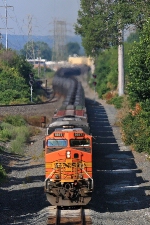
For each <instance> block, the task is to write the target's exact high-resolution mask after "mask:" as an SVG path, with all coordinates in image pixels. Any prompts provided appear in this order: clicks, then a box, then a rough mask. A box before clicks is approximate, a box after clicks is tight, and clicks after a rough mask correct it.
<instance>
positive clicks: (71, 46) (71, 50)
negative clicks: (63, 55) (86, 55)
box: [66, 42, 80, 55]
mask: <svg viewBox="0 0 150 225" xmlns="http://www.w3.org/2000/svg"><path fill="white" fill-rule="evenodd" d="M66 47H67V54H68V55H74V54H77V55H80V45H79V44H78V43H77V42H69V43H68V44H67V45H66Z"/></svg>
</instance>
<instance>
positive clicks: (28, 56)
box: [26, 15, 35, 60]
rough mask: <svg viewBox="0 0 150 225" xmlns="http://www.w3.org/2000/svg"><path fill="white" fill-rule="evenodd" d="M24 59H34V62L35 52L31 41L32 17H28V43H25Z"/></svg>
mask: <svg viewBox="0 0 150 225" xmlns="http://www.w3.org/2000/svg"><path fill="white" fill-rule="evenodd" d="M26 59H34V60H35V52H34V46H33V40H32V16H31V15H28V42H27V51H26Z"/></svg>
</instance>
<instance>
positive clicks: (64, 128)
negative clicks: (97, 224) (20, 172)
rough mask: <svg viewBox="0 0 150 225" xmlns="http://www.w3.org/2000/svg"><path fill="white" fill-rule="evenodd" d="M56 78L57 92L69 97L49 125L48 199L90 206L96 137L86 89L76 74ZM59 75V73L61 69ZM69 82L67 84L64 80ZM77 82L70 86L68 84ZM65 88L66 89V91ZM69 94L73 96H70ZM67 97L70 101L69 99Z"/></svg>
mask: <svg viewBox="0 0 150 225" xmlns="http://www.w3.org/2000/svg"><path fill="white" fill-rule="evenodd" d="M68 71H69V70H67V78H66V76H65V75H64V76H62V70H61V76H60V79H61V80H60V81H59V82H58V79H56V81H57V82H56V83H57V85H60V87H56V83H55V84H54V86H55V91H56V90H59V94H60V90H61V91H62V94H64V93H65V94H64V96H65V98H64V101H63V103H62V106H61V108H60V109H58V110H57V112H56V113H55V114H54V116H53V118H52V122H51V123H50V124H49V125H48V126H47V134H46V136H45V140H44V142H43V143H44V148H45V192H46V196H47V200H48V201H49V202H50V203H51V204H52V205H57V206H80V205H87V204H88V203H89V201H90V200H91V196H92V191H93V178H92V136H91V135H90V128H89V124H88V118H87V114H86V108H85V97H84V90H83V88H82V85H81V83H80V82H78V81H77V80H76V79H75V78H74V77H70V76H68V74H69V72H68ZM57 78H59V72H57ZM63 78H64V82H65V84H63V80H62V79H63ZM66 79H69V80H70V79H71V81H70V84H71V83H72V82H73V80H74V82H75V84H74V85H72V87H74V89H73V88H72V89H71V90H72V91H71V93H70V89H68V91H67V88H66V89H65V88H64V87H65V85H66V87H67V85H68V83H69V80H67V82H66ZM63 89H64V90H63ZM68 95H69V97H68ZM66 99H67V100H66Z"/></svg>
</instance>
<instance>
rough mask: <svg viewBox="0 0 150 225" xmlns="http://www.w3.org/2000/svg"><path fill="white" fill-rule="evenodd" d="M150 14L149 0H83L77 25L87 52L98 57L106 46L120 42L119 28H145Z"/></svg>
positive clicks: (76, 27) (76, 28)
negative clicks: (144, 25)
mask: <svg viewBox="0 0 150 225" xmlns="http://www.w3.org/2000/svg"><path fill="white" fill-rule="evenodd" d="M149 13H150V4H149V1H147V0H143V1H141V0H114V1H112V0H81V9H80V10H79V12H78V19H77V23H76V24H75V31H76V34H79V35H81V36H82V45H83V47H84V48H85V52H86V54H87V55H89V56H92V57H96V56H97V55H98V54H99V52H100V51H101V50H103V49H107V48H109V47H111V46H113V45H118V44H119V43H118V40H119V39H118V36H119V31H120V30H123V29H128V28H129V26H130V25H134V26H135V28H136V29H138V30H142V27H143V24H144V22H145V21H146V19H147V18H148V16H149Z"/></svg>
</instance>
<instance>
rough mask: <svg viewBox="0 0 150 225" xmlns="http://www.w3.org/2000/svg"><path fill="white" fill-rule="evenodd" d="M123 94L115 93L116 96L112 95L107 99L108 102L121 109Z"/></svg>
mask: <svg viewBox="0 0 150 225" xmlns="http://www.w3.org/2000/svg"><path fill="white" fill-rule="evenodd" d="M123 99H124V98H123V96H118V95H115V96H114V97H112V98H111V97H110V98H109V99H108V100H107V103H109V104H113V105H114V106H115V108H116V109H120V108H121V107H122V104H123Z"/></svg>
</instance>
